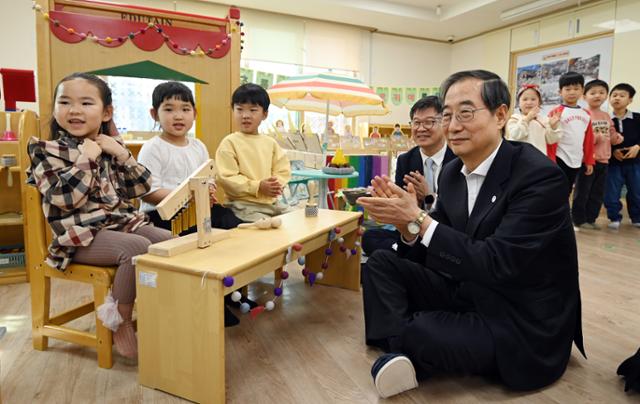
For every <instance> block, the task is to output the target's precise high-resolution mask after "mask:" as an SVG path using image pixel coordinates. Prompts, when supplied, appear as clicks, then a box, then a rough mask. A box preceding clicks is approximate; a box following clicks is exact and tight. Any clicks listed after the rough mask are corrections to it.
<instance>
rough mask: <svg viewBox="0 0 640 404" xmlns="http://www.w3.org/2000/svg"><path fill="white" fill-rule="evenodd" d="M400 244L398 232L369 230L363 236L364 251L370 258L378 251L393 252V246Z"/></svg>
mask: <svg viewBox="0 0 640 404" xmlns="http://www.w3.org/2000/svg"><path fill="white" fill-rule="evenodd" d="M398 242H400V232H399V231H397V230H386V229H369V230H367V231H365V232H364V234H363V235H362V251H363V252H364V253H365V255H366V256H367V257H370V256H371V254H373V252H374V251H376V250H393V248H392V246H393V245H394V244H396V243H398Z"/></svg>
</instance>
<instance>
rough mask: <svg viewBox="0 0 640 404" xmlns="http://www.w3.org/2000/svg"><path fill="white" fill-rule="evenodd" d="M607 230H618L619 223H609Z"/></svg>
mask: <svg viewBox="0 0 640 404" xmlns="http://www.w3.org/2000/svg"><path fill="white" fill-rule="evenodd" d="M607 227H608V228H610V229H611V230H618V229H619V228H620V222H619V221H616V222H610V223H609V224H608V225H607Z"/></svg>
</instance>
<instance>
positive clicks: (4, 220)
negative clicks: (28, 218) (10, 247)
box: [0, 213, 24, 226]
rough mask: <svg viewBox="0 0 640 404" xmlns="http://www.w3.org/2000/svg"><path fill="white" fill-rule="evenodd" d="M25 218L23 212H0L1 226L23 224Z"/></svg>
mask: <svg viewBox="0 0 640 404" xmlns="http://www.w3.org/2000/svg"><path fill="white" fill-rule="evenodd" d="M23 224H24V218H23V217H22V214H21V213H0V226H22V225H23Z"/></svg>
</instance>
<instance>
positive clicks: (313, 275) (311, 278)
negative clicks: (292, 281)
mask: <svg viewBox="0 0 640 404" xmlns="http://www.w3.org/2000/svg"><path fill="white" fill-rule="evenodd" d="M315 281H316V273H315V272H310V273H309V285H311V286H313V283H314V282H315Z"/></svg>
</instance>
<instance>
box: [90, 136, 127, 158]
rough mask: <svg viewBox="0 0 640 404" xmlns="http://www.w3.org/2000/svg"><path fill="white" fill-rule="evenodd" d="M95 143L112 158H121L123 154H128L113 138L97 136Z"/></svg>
mask: <svg viewBox="0 0 640 404" xmlns="http://www.w3.org/2000/svg"><path fill="white" fill-rule="evenodd" d="M96 143H97V144H98V145H99V146H100V147H101V148H102V150H103V151H104V152H105V153H107V154H110V155H112V156H113V157H116V158H118V157H123V156H124V155H125V154H127V156H128V154H129V152H128V151H127V149H125V148H124V147H122V145H121V144H120V143H118V142H117V141H116V140H115V139H114V138H112V137H111V136H107V135H102V134H100V135H98V137H97V138H96Z"/></svg>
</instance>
